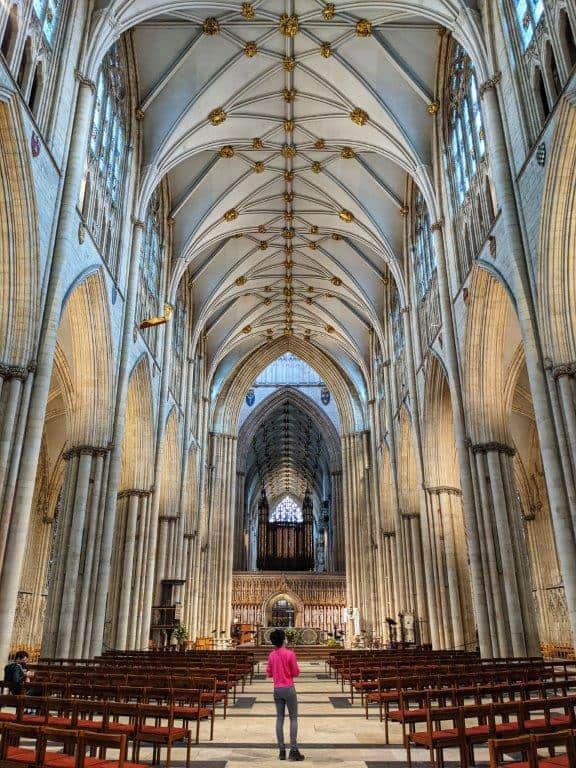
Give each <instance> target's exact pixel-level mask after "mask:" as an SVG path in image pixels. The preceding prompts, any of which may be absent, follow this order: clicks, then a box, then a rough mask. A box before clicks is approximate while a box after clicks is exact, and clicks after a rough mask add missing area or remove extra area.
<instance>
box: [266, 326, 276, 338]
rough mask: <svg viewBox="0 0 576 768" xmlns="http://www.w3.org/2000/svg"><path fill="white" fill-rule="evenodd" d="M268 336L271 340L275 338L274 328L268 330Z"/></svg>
mask: <svg viewBox="0 0 576 768" xmlns="http://www.w3.org/2000/svg"><path fill="white" fill-rule="evenodd" d="M266 336H268V338H269V339H271V338H272V337H273V336H274V331H273V330H272V328H268V330H267V331H266Z"/></svg>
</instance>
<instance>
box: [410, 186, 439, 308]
mask: <svg viewBox="0 0 576 768" xmlns="http://www.w3.org/2000/svg"><path fill="white" fill-rule="evenodd" d="M435 272H436V255H435V253H434V246H433V244H432V232H431V230H430V216H429V215H428V208H427V207H426V203H425V202H424V198H423V197H422V193H421V192H420V190H418V191H417V192H416V196H415V199H414V275H415V279H416V297H417V298H418V299H422V298H424V296H425V295H426V294H427V293H428V290H429V288H430V285H431V283H432V278H433V277H434V274H435Z"/></svg>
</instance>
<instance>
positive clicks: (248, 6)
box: [240, 3, 256, 19]
mask: <svg viewBox="0 0 576 768" xmlns="http://www.w3.org/2000/svg"><path fill="white" fill-rule="evenodd" d="M240 13H241V14H242V16H244V18H245V19H253V18H254V17H255V16H256V11H255V10H254V6H253V5H252V3H242V10H241V11H240Z"/></svg>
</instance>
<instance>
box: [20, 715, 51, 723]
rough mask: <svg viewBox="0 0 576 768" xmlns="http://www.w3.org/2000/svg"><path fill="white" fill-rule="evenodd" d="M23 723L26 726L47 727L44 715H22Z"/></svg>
mask: <svg viewBox="0 0 576 768" xmlns="http://www.w3.org/2000/svg"><path fill="white" fill-rule="evenodd" d="M22 722H23V723H25V724H26V725H45V724H46V718H45V716H44V715H22Z"/></svg>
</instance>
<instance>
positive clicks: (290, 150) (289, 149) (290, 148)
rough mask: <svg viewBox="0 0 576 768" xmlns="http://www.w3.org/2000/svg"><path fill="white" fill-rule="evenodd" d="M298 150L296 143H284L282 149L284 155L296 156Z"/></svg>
mask: <svg viewBox="0 0 576 768" xmlns="http://www.w3.org/2000/svg"><path fill="white" fill-rule="evenodd" d="M296 152H297V150H296V147H295V146H294V144H284V146H283V147H282V150H281V154H282V157H296Z"/></svg>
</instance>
